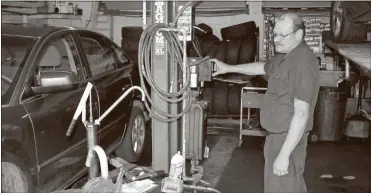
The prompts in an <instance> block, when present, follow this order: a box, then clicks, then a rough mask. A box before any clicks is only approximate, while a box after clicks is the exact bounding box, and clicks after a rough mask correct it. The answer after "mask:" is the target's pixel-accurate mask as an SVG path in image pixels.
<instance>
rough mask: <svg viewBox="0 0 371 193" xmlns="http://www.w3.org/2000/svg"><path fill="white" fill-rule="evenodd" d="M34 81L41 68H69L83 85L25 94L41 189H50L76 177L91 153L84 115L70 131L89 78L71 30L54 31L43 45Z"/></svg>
mask: <svg viewBox="0 0 371 193" xmlns="http://www.w3.org/2000/svg"><path fill="white" fill-rule="evenodd" d="M35 62H36V64H34V66H35V68H34V69H33V73H34V75H33V76H32V78H31V79H32V80H33V81H31V84H33V85H34V86H37V85H36V84H37V83H36V82H37V81H35V79H36V77H37V74H39V72H40V71H69V72H73V73H74V74H75V75H76V76H77V77H78V83H79V87H78V88H77V89H75V90H72V91H65V92H59V93H54V94H44V95H34V94H28V95H24V96H23V97H22V100H23V105H24V106H25V108H26V110H27V112H28V113H29V115H30V117H31V120H32V124H33V127H34V132H35V139H36V145H37V157H38V169H39V185H40V189H39V191H41V192H43V191H50V190H54V189H55V188H59V187H60V186H61V185H64V184H65V183H68V182H70V181H71V180H73V176H74V175H76V174H77V173H78V171H79V170H81V169H84V168H85V166H84V162H85V157H86V155H87V147H86V130H85V128H84V126H83V124H82V122H81V119H79V121H78V122H77V124H76V127H75V128H74V130H75V131H74V133H73V135H72V136H71V137H66V131H67V129H68V126H69V124H70V122H71V120H72V117H73V115H74V113H75V110H76V108H77V106H78V103H79V101H80V98H81V96H82V93H83V92H84V90H85V86H86V84H87V81H86V79H85V75H84V73H83V69H82V68H83V66H82V65H81V58H80V56H79V54H78V50H77V49H76V43H75V40H74V39H73V36H72V34H71V33H70V32H61V33H58V34H56V35H53V36H52V37H50V38H49V39H47V40H46V42H45V43H44V44H43V45H42V46H41V49H40V52H39V54H38V56H37V57H36V60H35Z"/></svg>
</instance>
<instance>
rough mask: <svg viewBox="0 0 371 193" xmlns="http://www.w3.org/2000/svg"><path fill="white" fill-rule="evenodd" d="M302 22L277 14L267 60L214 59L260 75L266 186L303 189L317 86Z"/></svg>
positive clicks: (293, 191)
mask: <svg viewBox="0 0 371 193" xmlns="http://www.w3.org/2000/svg"><path fill="white" fill-rule="evenodd" d="M304 36H305V26H304V22H303V20H302V19H301V18H300V16H299V15H297V14H294V13H287V14H284V15H282V16H281V17H279V18H278V19H277V20H276V25H275V27H274V43H275V51H276V52H277V53H278V54H276V55H275V56H274V57H273V58H272V59H271V60H270V61H268V62H266V63H262V62H256V63H249V64H240V65H233V66H232V65H227V64H225V63H223V62H221V61H218V60H216V59H213V61H214V62H215V63H216V64H217V67H218V71H217V72H216V73H214V76H216V75H218V74H225V73H242V74H246V75H264V76H265V77H266V79H267V80H268V88H267V91H266V94H265V95H264V98H263V101H262V103H261V104H262V105H261V109H260V122H261V125H262V127H263V128H264V129H265V130H267V131H268V135H267V137H266V141H265V146H264V158H265V168H264V192H266V193H270V192H282V193H289V192H290V193H306V192H307V188H306V184H305V181H304V178H303V173H304V166H305V159H306V151H307V144H308V143H307V139H308V132H309V131H310V130H311V129H312V126H313V113H314V108H315V105H316V103H317V97H318V92H319V83H318V77H319V65H318V60H317V58H316V56H315V55H314V53H313V51H312V50H311V49H310V48H309V46H308V45H307V44H306V42H305V41H304Z"/></svg>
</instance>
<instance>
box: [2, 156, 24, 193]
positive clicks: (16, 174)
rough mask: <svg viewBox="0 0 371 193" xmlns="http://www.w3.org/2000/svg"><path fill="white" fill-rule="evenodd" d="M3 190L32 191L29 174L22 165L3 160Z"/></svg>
mask: <svg viewBox="0 0 371 193" xmlns="http://www.w3.org/2000/svg"><path fill="white" fill-rule="evenodd" d="M1 192H4V193H6V192H9V193H11V192H31V191H30V189H29V182H28V180H27V176H26V174H25V173H24V172H23V171H22V169H21V167H19V166H17V165H16V164H14V163H11V162H7V161H1Z"/></svg>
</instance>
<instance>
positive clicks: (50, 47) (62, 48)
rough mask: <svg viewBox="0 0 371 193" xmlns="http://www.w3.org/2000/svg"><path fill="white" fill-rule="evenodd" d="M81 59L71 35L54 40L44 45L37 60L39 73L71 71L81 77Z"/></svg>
mask: <svg viewBox="0 0 371 193" xmlns="http://www.w3.org/2000/svg"><path fill="white" fill-rule="evenodd" d="M78 67H80V59H79V55H78V51H77V49H76V46H75V43H74V41H73V38H72V36H71V35H65V36H62V37H58V38H55V39H52V40H51V41H49V42H48V43H46V44H45V45H44V47H43V48H42V50H41V52H40V55H39V58H38V60H37V70H38V72H44V71H70V72H73V73H75V74H76V75H78V76H79V79H80V80H82V79H83V76H82V74H81V73H78Z"/></svg>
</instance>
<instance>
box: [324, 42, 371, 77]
mask: <svg viewBox="0 0 371 193" xmlns="http://www.w3.org/2000/svg"><path fill="white" fill-rule="evenodd" d="M325 45H326V46H328V47H329V48H331V49H333V50H335V51H336V52H338V54H340V55H342V56H343V57H345V58H346V59H348V60H349V61H351V62H353V63H354V64H356V65H357V66H358V67H359V68H360V69H361V70H362V71H364V72H365V74H366V75H368V76H370V75H371V43H364V44H337V43H334V42H333V41H329V40H327V41H325Z"/></svg>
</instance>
